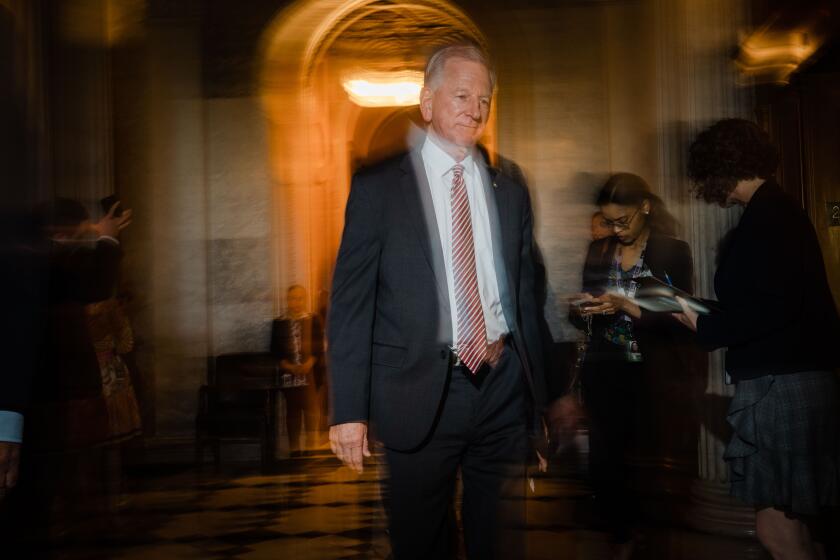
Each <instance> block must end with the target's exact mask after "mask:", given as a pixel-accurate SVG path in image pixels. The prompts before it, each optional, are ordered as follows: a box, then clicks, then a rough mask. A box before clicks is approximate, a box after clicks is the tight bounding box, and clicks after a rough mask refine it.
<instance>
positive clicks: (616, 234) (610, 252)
mask: <svg viewBox="0 0 840 560" xmlns="http://www.w3.org/2000/svg"><path fill="white" fill-rule="evenodd" d="M597 205H598V206H599V207H600V210H601V212H602V213H603V222H604V224H605V225H606V226H607V227H608V228H609V229H610V230H611V232H612V233H613V235H612V236H610V237H607V238H605V239H600V240H596V241H593V242H592V244H591V245H590V247H589V254H588V256H587V260H586V265H585V267H584V270H583V292H584V293H583V294H582V295H581V298H580V299H579V300H578V301H577V302H574V303H575V305H573V306H572V312H571V320H572V322H573V323H574V324H575V325H576V326H577V327H578V328H580V329H581V330H584V331H585V332H586V333H587V339H588V341H587V349H586V353H585V356H584V359H583V366H582V371H581V385H582V389H583V396H584V401H585V404H586V409H587V412H588V414H589V420H590V426H589V427H590V456H589V461H590V477H591V481H592V484H593V487H594V489H595V492H596V501H597V504H598V509H599V513H600V515H601V517H602V518H603V519H604V520H605V521H606V522H607V523H608V524H609V528H610V530H611V532H612V536H613V539H614V541H615V553H616V558H629V557H630V554H631V553H632V550H633V540H632V536H633V535H632V529H633V525H634V524H635V521H636V516H637V503H636V502H637V500H636V498H635V497H634V496H633V494H632V493H631V492H630V491H629V488H628V486H627V480H628V473H627V461H626V456H627V453H628V451H629V450H630V449H631V446H633V444H634V443H635V441H634V435H635V433H636V431H637V430H636V422H637V420H638V418H639V417H640V414H639V408H640V407H639V403H640V402H641V401H645V402H647V403H651V402H654V403H662V406H666V404H665V403H666V401H670V400H671V399H667V393H669V392H670V391H671V388H673V387H674V385H675V383H684V382H685V381H684V379H683V380H680V379H679V378H680V376H675V375H674V372H675V371H680V372H684V371H687V370H690V369H691V368H693V367H696V366H695V364H694V363H692V361H691V358H690V352H684V351H683V349H684V348H685V346H686V345H685V341H684V340H683V338H684V337H685V333H686V332H687V331H686V329H685V328H684V327H683V326H682V325H680V323H679V322H678V321H677V320H676V319H675V318H674V317H673V316H672V315H671V314H670V313H656V312H651V311H648V310H645V309H643V308H641V307H640V306H639V305H638V303H637V302H636V300H635V299H634V295H635V293H636V290H637V288H638V285H637V284H638V279H639V278H642V277H649V276H655V277H657V278H659V279H660V280H662V281H663V282H666V283H667V284H671V285H673V286H675V287H677V288H679V289H681V290H683V291H685V292H688V293H691V292H692V287H693V282H692V277H693V269H692V261H691V253H690V251H689V248H688V245H687V244H686V243H685V242H683V241H680V240H678V239H675V238H674V237H672V235H673V232H674V230H675V226H676V223H675V221H674V219H673V217H671V215H670V214H668V212H667V210H666V209H665V207H664V205H663V203H662V201H661V200H660V199H659V198H658V197H657V196H656V195H654V194H653V193H652V192H651V190H650V188H649V187H648V185H647V183H645V181H644V180H643V179H642V178H641V177H638V176H636V175H632V174H630V173H619V174H616V175H613V176H612V177H610V178H609V180H608V181H607V182H606V184H605V185H604V186H603V188H602V189H601V191H600V193H599V195H598V199H597ZM685 391H686V388H685V386H683V387H680V393H684V392H685ZM646 394H647V397H646V398H645V395H646ZM648 412H651V411H648ZM652 414H653V415H656V414H657V411H655V410H654V411H652ZM687 416H690V415H687ZM668 421H669V422H672V420H671V419H668ZM676 421H677V422H678V423H679V422H680V421H687V422H690V418H680V419H676ZM652 424H653V426H652V427H651V428H650V429H649V430H646V431H645V433H646V436H647V435H650V438H651V440H661V439H662V438H658V437H657V436H658V433H657V432H656V430H657V429H658V428H657V427H656V425H662V426H667V425H668V423H664V422H653V423H652ZM668 431H669V432H670V434H671V435H670V436H666V437H671V438H673V437H675V436H676V437H678V438H683V439H685V440H687V441H684V442H681V443H678V444H677V445H680V446H682V447H684V448H687V449H689V453H693V450H694V448H695V447H696V443H695V442H694V441H692V440H690V437H691V436H690V435H686V434H694V433H695V432H694V431H692V430H690V429H684V430H680V429H679V427H676V428H675V427H674V425H673V423H671V424H670V430H668ZM663 433H664V430H663ZM658 443H659V447H660V448H661V447H663V446H664V447H667V446H668V442H662V441H659V442H658ZM671 443H673V442H671Z"/></svg>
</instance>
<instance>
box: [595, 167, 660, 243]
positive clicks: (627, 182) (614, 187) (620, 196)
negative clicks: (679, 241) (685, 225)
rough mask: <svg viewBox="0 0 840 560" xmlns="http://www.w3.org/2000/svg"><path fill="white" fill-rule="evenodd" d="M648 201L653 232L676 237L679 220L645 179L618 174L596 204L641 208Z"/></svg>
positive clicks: (600, 193) (649, 218)
mask: <svg viewBox="0 0 840 560" xmlns="http://www.w3.org/2000/svg"><path fill="white" fill-rule="evenodd" d="M645 200H647V201H648V203H649V204H650V214H648V215H647V218H646V222H647V225H648V227H650V229H651V231H654V232H656V233H661V234H663V235H676V233H677V220H676V219H675V218H674V217H673V216H672V215H671V214H670V213H669V212H668V210H667V209H666V208H665V203H664V202H662V199H661V198H659V197H658V196H656V195H655V194H653V192H652V191H651V190H650V186H649V185H648V184H647V183H646V182H645V180H644V179H642V178H641V177H639V176H638V175H633V174H632V173H616V174H614V175H611V176H610V178H609V179H607V182H606V183H604V186H603V187H601V191H600V192H599V193H598V198H597V199H596V201H595V204H597V205H598V206H605V205H607V204H619V205H621V206H641V205H642V203H643V202H644V201H645Z"/></svg>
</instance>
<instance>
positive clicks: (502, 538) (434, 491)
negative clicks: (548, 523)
mask: <svg viewBox="0 0 840 560" xmlns="http://www.w3.org/2000/svg"><path fill="white" fill-rule="evenodd" d="M525 404H526V401H525V386H524V383H523V373H522V365H521V362H520V360H519V358H518V356H517V355H516V353H515V351H514V350H513V349H512V348H511V346H510V345H508V346H506V347H505V348H504V351H503V353H502V356H501V358H500V360H499V363H498V364H497V365H496V367H495V368H493V369H491V370H489V371H488V372H487V374H486V377H484V379H483V380H482V381H481V383H477V382H476V380H475V378H470V374H469V372H467V371H466V370H464V369H463V368H460V367H453V368H451V369H450V372H449V379H448V381H447V387H446V389H445V395H444V399H443V402H442V404H441V410H440V412H439V413H438V417H437V419H436V423H435V426H434V428H433V430H432V433H431V435H430V436H429V438H428V439H427V441H426V442H425V443H424V444H423V445H421V446H420V448H418V449H416V450H413V451H410V452H402V451H394V450H392V449H387V448H386V450H385V454H384V455H385V460H386V462H387V467H388V475H389V476H388V477H387V481H386V484H385V486H384V498H385V507H386V510H387V512H388V517H389V531H390V538H391V547H392V550H393V554H394V560H411V559H418V560H420V559H422V560H433V559H446V558H454V556H455V552H456V550H457V547H458V539H457V533H456V531H455V528H456V515H455V509H454V504H453V501H454V497H455V491H456V481H457V476H458V473H459V471H460V474H461V481H462V485H463V504H462V508H461V521H462V526H463V530H464V544H465V548H466V553H467V557H468V558H469V559H470V560H477V559H481V560H484V559H493V558H520V557H523V556H524V554H522V552H523V551H524V539H523V538H522V536H523V533H522V527H523V526H524V521H525V515H524V510H525V502H524V491H525V462H526V459H527V453H528V445H529V444H528V437H527V423H526V418H527V416H526V406H525Z"/></svg>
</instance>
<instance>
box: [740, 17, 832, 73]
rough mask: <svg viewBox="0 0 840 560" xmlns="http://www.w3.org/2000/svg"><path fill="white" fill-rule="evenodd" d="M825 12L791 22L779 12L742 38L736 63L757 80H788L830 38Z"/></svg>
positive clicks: (741, 69) (741, 70)
mask: <svg viewBox="0 0 840 560" xmlns="http://www.w3.org/2000/svg"><path fill="white" fill-rule="evenodd" d="M827 19H828V17H827V14H825V13H816V14H813V15H811V16H810V17H806V18H802V19H799V20H798V21H797V20H794V22H793V23H788V22H786V20H785V19H784V18H782V17H781V16H777V17H776V18H774V20H772V21H771V22H770V23H768V24H766V25H764V26H763V27H762V28H760V29H758V30H756V31H754V32H752V33H750V34H749V35H748V36H745V37H743V38H742V40H741V46H740V49H739V51H738V56H737V58H736V59H735V64H736V65H737V67H738V70H739V71H740V72H741V75H742V76H744V77H746V78H752V79H753V80H754V82H755V83H776V84H787V83H788V82H790V77H791V75H792V74H793V73H794V72H796V71H797V70H799V69H800V68H801V67H802V66H803V64H805V63H806V62H807V61H808V60H809V59H811V57H813V55H814V53H816V52H817V50H819V48H820V47H821V46H822V45H823V43H824V42H825V39H826V31H825V29H826V21H827Z"/></svg>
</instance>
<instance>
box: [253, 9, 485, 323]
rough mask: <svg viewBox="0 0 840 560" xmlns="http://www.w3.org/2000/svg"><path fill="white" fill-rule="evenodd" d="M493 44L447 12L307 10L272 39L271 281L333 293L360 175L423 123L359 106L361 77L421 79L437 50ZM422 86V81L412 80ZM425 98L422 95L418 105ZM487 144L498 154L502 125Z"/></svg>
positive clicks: (266, 55) (276, 25)
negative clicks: (352, 83) (356, 89)
mask: <svg viewBox="0 0 840 560" xmlns="http://www.w3.org/2000/svg"><path fill="white" fill-rule="evenodd" d="M457 40H470V41H473V42H475V43H478V44H479V45H482V46H485V47H486V40H485V38H484V37H483V35H482V34H481V32H480V31H479V30H478V29H477V27H476V26H475V25H474V24H473V23H472V21H471V20H470V19H469V18H468V17H467V16H466V14H464V13H463V12H462V11H461V10H460V9H458V8H457V7H455V6H453V5H451V4H449V3H448V2H445V1H440V0H411V1H409V2H406V3H396V2H390V1H383V0H355V1H351V2H342V1H336V0H300V1H299V2H297V3H295V4H293V5H292V6H290V7H289V8H287V9H285V10H283V11H282V12H281V13H280V14H279V15H278V16H277V17H276V18H275V20H274V22H272V24H271V25H270V26H269V28H268V29H267V30H266V32H265V35H264V39H263V45H262V48H263V52H262V64H261V69H260V72H261V74H260V93H261V98H262V103H263V106H264V108H265V111H266V116H267V119H268V134H269V146H268V147H269V159H270V168H271V174H272V182H273V197H272V198H273V213H272V214H273V218H272V220H273V240H274V244H273V251H272V254H273V263H272V264H273V272H274V274H273V278H274V288H275V290H274V292H275V301H276V303H277V307H278V308H280V307H281V305H282V301H281V298H282V296H283V293H284V290H285V287H286V286H288V285H290V284H293V283H296V284H302V285H304V286H307V287H308V288H309V294H310V297H311V298H313V303H314V300H315V298H316V296H317V294H318V293H319V292H321V291H322V290H328V289H329V285H330V279H331V276H332V267H333V263H334V259H335V254H336V252H337V250H338V244H339V242H340V236H341V231H342V228H343V225H344V205H345V201H346V199H347V193H348V189H349V184H350V178H351V176H352V173H353V171H354V170H355V169H356V168H357V167H358V166H359V165H363V164H368V163H372V162H374V161H376V160H377V159H380V158H382V157H385V156H388V155H392V154H394V153H396V152H398V151H402V150H404V149H405V148H406V147H408V146H410V145H411V143H412V142H413V141H415V140H416V138H417V137H418V134H420V131H421V125H422V119H420V118H419V111H418V110H417V107H416V104H415V105H412V104H411V103H410V102H409V103H405V102H402V103H396V102H395V103H393V104H388V103H387V102H386V103H381V104H379V105H378V106H375V107H369V106H364V107H363V106H361V105H360V104H359V102H358V101H356V102H354V101H351V99H350V97H349V95H348V91H347V90H346V89H347V84H348V81H349V80H351V79H353V78H354V77H358V76H368V75H375V76H377V78H378V79H381V78H382V76H384V77H385V79H386V80H387V79H388V77H389V76H405V75H408V74H410V75H412V76H415V77H417V76H421V75H422V70H423V66H424V63H425V59H426V57H427V56H428V54H429V53H430V52H431V51H433V50H434V49H435V48H437V47H438V46H440V45H443V44H446V43H449V42H453V41H457ZM415 79H417V78H415ZM415 97H416V95H415ZM487 130H488V132H487V133H486V136H485V138H484V144H485V145H486V146H487V147H488V148H489V150H490V152H491V153H492V152H494V151H495V150H494V148H495V118H491V121H490V123H489V126H488V127H487Z"/></svg>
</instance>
